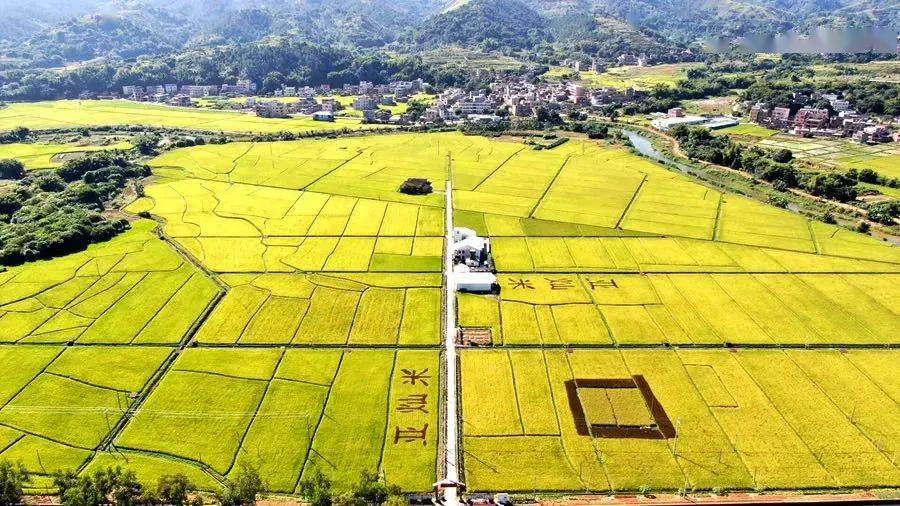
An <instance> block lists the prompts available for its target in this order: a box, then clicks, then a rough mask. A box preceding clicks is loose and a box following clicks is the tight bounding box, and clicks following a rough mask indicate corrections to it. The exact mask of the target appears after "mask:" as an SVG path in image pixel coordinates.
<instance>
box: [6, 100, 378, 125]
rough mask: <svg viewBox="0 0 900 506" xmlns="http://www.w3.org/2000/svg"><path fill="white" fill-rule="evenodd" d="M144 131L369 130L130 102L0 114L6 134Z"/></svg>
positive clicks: (50, 105)
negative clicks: (58, 130)
mask: <svg viewBox="0 0 900 506" xmlns="http://www.w3.org/2000/svg"><path fill="white" fill-rule="evenodd" d="M123 125H144V126H154V127H168V128H184V129H189V130H201V131H208V132H236V133H238V132H248V133H250V132H252V133H271V132H282V131H288V132H308V131H320V130H337V129H341V128H350V129H357V128H364V127H363V125H362V124H361V123H360V122H359V121H358V120H353V119H346V120H344V119H342V120H339V121H336V122H333V123H329V122H321V121H313V120H312V119H311V118H306V117H304V118H294V119H276V118H259V117H256V116H252V115H249V114H244V113H241V112H230V111H210V110H200V109H190V108H183V107H170V106H166V105H156V104H146V103H139V102H129V101H126V100H57V101H53V102H32V103H13V104H8V106H7V107H4V108H0V131H2V130H11V129H13V128H15V127H19V126H23V127H27V128H30V129H32V130H42V129H52V128H75V127H96V126H123Z"/></svg>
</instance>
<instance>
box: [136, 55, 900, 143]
mask: <svg viewBox="0 0 900 506" xmlns="http://www.w3.org/2000/svg"><path fill="white" fill-rule="evenodd" d="M619 60H620V61H617V62H616V63H622V64H644V63H646V61H647V58H646V56H644V55H641V56H634V55H621V56H620V58H619ZM581 64H582V62H574V64H573V65H574V67H575V69H576V70H578V69H580V68H581ZM590 69H591V70H593V71H597V72H602V71H603V70H605V67H604V66H603V64H602V63H600V62H599V61H597V60H594V61H592V62H591V66H590ZM430 91H432V87H431V86H430V85H429V84H428V83H426V82H424V81H423V80H422V79H416V80H414V81H394V82H391V83H388V84H380V85H376V84H373V83H371V82H368V81H361V82H360V83H359V84H346V85H344V86H343V87H341V88H336V89H332V88H331V87H330V86H328V85H322V86H318V87H309V86H304V87H293V86H284V87H282V88H281V89H278V90H276V91H275V92H274V93H273V94H272V95H274V97H269V98H260V97H257V96H256V92H257V87H256V84H255V83H252V82H250V81H247V80H242V81H238V82H237V83H235V84H225V85H221V86H217V85H182V86H178V85H175V84H166V85H155V86H146V87H142V86H124V87H123V89H122V94H123V96H124V97H125V98H127V99H131V100H138V101H152V102H161V103H167V104H169V105H174V106H185V107H192V106H194V105H195V100H196V99H198V98H206V97H239V96H243V97H246V99H245V100H242V101H230V102H228V104H227V107H230V108H233V109H237V110H247V111H253V112H255V113H256V115H257V116H260V117H265V118H286V117H290V116H292V115H295V114H302V115H307V116H311V117H312V118H313V119H316V120H319V121H334V119H335V116H336V115H337V114H338V113H339V112H340V111H341V110H342V109H344V108H345V104H347V101H346V100H341V97H353V101H352V104H351V105H352V108H353V109H355V110H356V111H360V112H361V113H362V117H363V120H365V121H366V122H369V123H398V124H409V123H412V122H414V121H415V122H418V123H424V124H436V123H450V124H453V123H459V122H473V123H491V122H495V121H500V120H502V119H503V118H504V117H507V116H509V117H523V118H524V117H531V116H535V115H537V113H538V111H539V110H540V109H543V110H545V111H547V112H551V113H552V112H555V113H558V114H560V115H564V114H568V113H570V112H572V111H583V112H599V111H601V110H602V109H604V108H606V107H609V106H621V105H627V104H630V103H638V102H640V101H642V100H643V99H645V98H646V97H647V93H646V92H644V91H639V90H635V89H634V88H626V89H624V90H623V89H616V88H594V89H589V88H586V87H584V86H582V85H580V84H578V83H573V82H550V81H537V82H535V81H534V80H532V79H529V78H528V77H526V76H510V77H506V78H503V79H500V80H497V81H494V82H493V83H491V84H490V86H489V87H488V89H485V90H481V91H477V92H472V91H465V90H463V89H460V88H448V89H446V90H444V91H443V92H441V93H440V94H439V95H438V96H437V98H436V99H435V100H434V101H433V102H432V103H431V104H429V105H428V107H427V108H426V110H425V111H424V113H423V114H421V115H419V116H418V117H416V118H412V117H410V116H408V115H404V114H392V113H391V111H390V110H389V109H388V108H386V107H390V106H395V105H397V104H398V103H405V102H408V101H409V100H410V99H411V98H412V97H414V96H415V95H416V94H419V93H425V92H430ZM284 97H291V100H284V99H283V98H284ZM822 100H825V101H827V102H828V103H829V104H830V108H829V109H822V108H817V107H813V106H810V105H808V104H814V103H821V101H822ZM793 102H794V103H795V104H797V105H799V106H801V107H800V108H799V109H797V108H796V107H795V108H787V107H769V106H768V105H767V104H765V103H755V104H754V103H746V102H745V103H743V104H738V105H737V106H736V112H740V113H742V114H747V115H748V116H749V121H750V122H752V123H756V124H759V125H762V126H765V127H768V128H772V129H775V130H781V131H784V132H789V133H792V134H795V135H800V136H805V137H812V136H824V137H849V138H852V139H854V140H856V141H858V142H861V143H869V144H874V143H883V142H891V141H898V140H900V134H898V133H894V132H893V131H892V130H891V128H890V126H888V125H886V124H883V123H880V122H879V121H878V120H877V119H876V118H873V117H871V116H869V115H865V114H860V113H857V112H856V111H854V110H853V109H852V106H851V104H850V102H849V101H847V100H846V99H844V98H842V97H840V96H838V95H829V94H814V95H812V96H806V95H803V94H799V93H795V94H794V97H793ZM654 116H655V117H654V118H653V121H652V124H653V126H654V127H656V128H658V129H659V130H663V131H665V130H668V129H670V128H672V127H674V126H677V125H699V126H705V127H707V128H711V129H714V128H723V127H728V126H733V125H736V124H738V122H739V120H738V118H736V117H732V116H718V117H705V116H692V115H687V114H685V112H684V111H683V110H682V109H680V108H674V109H671V110H669V111H668V113H658V114H655V115H654Z"/></svg>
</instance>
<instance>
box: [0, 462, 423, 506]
mask: <svg viewBox="0 0 900 506" xmlns="http://www.w3.org/2000/svg"><path fill="white" fill-rule="evenodd" d="M52 480H53V488H54V489H55V491H56V494H57V496H58V498H59V502H60V504H61V506H163V505H165V506H202V505H203V504H204V503H208V502H209V501H210V500H211V501H214V502H215V503H216V504H219V505H221V506H253V505H254V504H255V503H256V501H257V500H258V499H259V498H261V497H262V496H263V495H264V494H265V493H266V492H267V487H266V484H265V482H264V480H263V479H262V478H261V477H260V474H259V470H258V469H257V468H255V467H253V466H249V465H246V464H244V465H242V466H240V467H239V468H238V469H237V471H236V472H235V474H234V476H233V477H230V478H226V479H224V480H223V481H222V483H221V485H220V487H219V488H218V489H217V490H215V491H213V493H212V494H200V493H198V492H197V486H196V485H195V484H194V483H193V482H191V480H190V479H189V478H188V477H187V476H186V475H184V474H183V473H175V474H164V475H162V476H160V477H159V478H158V479H157V480H156V484H155V486H147V485H146V484H145V482H142V481H141V480H139V479H138V476H137V474H136V473H135V472H134V471H133V470H131V469H122V467H121V466H116V467H112V466H109V467H105V468H98V469H96V470H94V471H93V472H91V473H88V472H83V473H77V472H75V471H56V472H55V473H54V474H53V475H52ZM30 485H31V474H30V473H29V472H28V470H27V469H26V468H25V467H24V466H23V465H22V464H21V463H13V462H10V461H8V460H0V506H18V505H20V504H23V503H24V499H25V496H26V491H27V489H28V487H29V486H30ZM298 491H299V493H300V495H301V496H302V497H303V498H304V499H305V500H306V502H307V503H308V504H310V506H371V505H382V504H388V505H391V506H400V505H406V504H407V501H406V497H405V496H404V495H403V494H402V492H401V491H400V488H399V487H397V486H395V485H388V484H387V483H386V482H385V481H384V480H383V479H381V478H380V477H379V476H378V474H377V473H370V472H363V473H361V475H360V477H359V480H358V481H357V482H356V483H355V484H354V485H353V486H351V487H349V488H348V489H346V490H338V489H336V488H335V486H334V484H333V483H332V481H331V480H330V479H329V478H328V477H327V476H325V475H324V474H323V473H322V471H320V470H315V471H314V472H312V473H310V476H309V477H307V478H304V479H302V480H301V481H300V483H299V488H298ZM210 495H211V497H210Z"/></svg>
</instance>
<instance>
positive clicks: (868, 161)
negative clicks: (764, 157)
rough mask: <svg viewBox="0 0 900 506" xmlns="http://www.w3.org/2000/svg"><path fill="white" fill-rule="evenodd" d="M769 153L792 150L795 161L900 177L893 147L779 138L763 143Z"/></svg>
mask: <svg viewBox="0 0 900 506" xmlns="http://www.w3.org/2000/svg"><path fill="white" fill-rule="evenodd" d="M759 145H760V146H763V147H766V148H769V149H790V150H791V151H792V152H793V153H794V157H796V158H798V159H801V160H804V159H806V160H810V161H814V162H817V163H821V164H824V165H826V166H830V167H835V168H842V169H851V168H853V169H865V168H868V169H872V170H874V171H875V172H878V173H879V174H882V175H884V176H886V177H900V148H897V147H896V146H893V145H892V144H890V143H889V144H877V145H873V146H869V145H863V144H859V143H858V142H852V141H850V140H847V139H803V138H798V137H793V136H788V135H777V136H774V137H770V138H768V139H764V140H761V141H760V142H759Z"/></svg>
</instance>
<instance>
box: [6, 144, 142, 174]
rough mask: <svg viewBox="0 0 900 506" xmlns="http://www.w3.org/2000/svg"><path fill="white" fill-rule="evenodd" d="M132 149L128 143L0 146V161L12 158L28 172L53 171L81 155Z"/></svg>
mask: <svg viewBox="0 0 900 506" xmlns="http://www.w3.org/2000/svg"><path fill="white" fill-rule="evenodd" d="M132 147H133V146H132V145H131V143H129V142H118V143H115V144H108V145H105V146H101V145H94V144H89V145H80V144H57V143H34V144H18V143H14V144H0V160H2V159H5V158H14V159H16V160H19V161H20V162H22V164H23V165H25V168H26V169H28V170H38V169H54V168H57V167H60V166H61V165H62V164H63V163H64V162H65V161H66V160H67V159H71V158H73V157H77V156H79V155H80V154H82V153H90V152H93V151H104V150H117V149H122V150H127V149H131V148H132Z"/></svg>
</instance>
